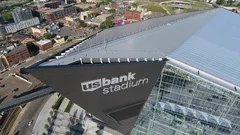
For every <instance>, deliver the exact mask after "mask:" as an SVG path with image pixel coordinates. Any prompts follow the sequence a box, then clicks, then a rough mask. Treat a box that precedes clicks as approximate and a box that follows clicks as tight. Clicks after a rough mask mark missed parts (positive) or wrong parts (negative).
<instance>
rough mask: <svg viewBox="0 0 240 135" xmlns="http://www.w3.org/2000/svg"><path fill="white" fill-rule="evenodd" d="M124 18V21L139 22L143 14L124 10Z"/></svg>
mask: <svg viewBox="0 0 240 135" xmlns="http://www.w3.org/2000/svg"><path fill="white" fill-rule="evenodd" d="M124 17H125V18H126V19H131V20H136V21H141V20H142V17H143V14H142V12H139V11H130V10H126V11H125V13H124Z"/></svg>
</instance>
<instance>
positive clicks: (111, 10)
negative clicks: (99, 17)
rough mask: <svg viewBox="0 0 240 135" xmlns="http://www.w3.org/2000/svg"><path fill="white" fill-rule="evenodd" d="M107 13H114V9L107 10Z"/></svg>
mask: <svg viewBox="0 0 240 135" xmlns="http://www.w3.org/2000/svg"><path fill="white" fill-rule="evenodd" d="M108 12H110V13H116V9H114V8H112V9H110V10H108Z"/></svg>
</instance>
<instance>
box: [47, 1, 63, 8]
mask: <svg viewBox="0 0 240 135" xmlns="http://www.w3.org/2000/svg"><path fill="white" fill-rule="evenodd" d="M59 5H61V2H59V1H50V2H47V3H44V7H46V8H58V7H59Z"/></svg>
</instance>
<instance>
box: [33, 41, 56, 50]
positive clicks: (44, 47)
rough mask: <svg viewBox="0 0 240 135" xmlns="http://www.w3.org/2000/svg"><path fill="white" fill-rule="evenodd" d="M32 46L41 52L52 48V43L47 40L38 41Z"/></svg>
mask: <svg viewBox="0 0 240 135" xmlns="http://www.w3.org/2000/svg"><path fill="white" fill-rule="evenodd" d="M34 44H35V45H36V46H37V47H38V48H39V49H40V50H42V51H45V50H47V49H49V48H52V47H53V42H52V41H51V40H48V39H45V40H40V41H38V42H35V43H34Z"/></svg>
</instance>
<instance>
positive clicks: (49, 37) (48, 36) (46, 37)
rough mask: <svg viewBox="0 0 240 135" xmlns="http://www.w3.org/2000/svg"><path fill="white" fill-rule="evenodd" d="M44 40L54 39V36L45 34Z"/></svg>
mask: <svg viewBox="0 0 240 135" xmlns="http://www.w3.org/2000/svg"><path fill="white" fill-rule="evenodd" d="M43 36H44V38H45V39H51V38H52V34H51V33H44V35H43Z"/></svg>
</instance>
